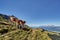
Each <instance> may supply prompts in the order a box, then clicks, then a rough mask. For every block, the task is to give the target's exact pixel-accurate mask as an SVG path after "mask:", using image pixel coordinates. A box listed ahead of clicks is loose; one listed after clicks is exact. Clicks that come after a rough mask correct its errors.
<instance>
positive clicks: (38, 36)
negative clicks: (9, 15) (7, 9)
mask: <svg viewBox="0 0 60 40" xmlns="http://www.w3.org/2000/svg"><path fill="white" fill-rule="evenodd" d="M0 18H1V19H0V21H6V22H7V23H10V24H11V25H4V24H0V40H60V34H58V33H55V32H49V31H46V30H43V29H41V28H35V29H33V28H29V26H27V25H26V26H25V27H26V28H27V29H30V30H29V31H27V30H23V29H17V27H16V26H15V25H12V24H13V23H12V22H10V21H9V20H6V19H4V18H2V17H0Z"/></svg>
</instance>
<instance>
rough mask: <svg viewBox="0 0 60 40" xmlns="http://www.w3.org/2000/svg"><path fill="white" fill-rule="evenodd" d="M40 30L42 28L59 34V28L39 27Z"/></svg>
mask: <svg viewBox="0 0 60 40" xmlns="http://www.w3.org/2000/svg"><path fill="white" fill-rule="evenodd" d="M40 28H43V29H46V30H49V31H56V32H60V26H40Z"/></svg>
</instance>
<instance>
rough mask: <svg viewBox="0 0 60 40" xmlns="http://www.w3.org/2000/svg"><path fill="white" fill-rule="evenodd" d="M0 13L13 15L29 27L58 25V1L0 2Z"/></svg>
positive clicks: (59, 18)
mask: <svg viewBox="0 0 60 40" xmlns="http://www.w3.org/2000/svg"><path fill="white" fill-rule="evenodd" d="M0 13H3V14H7V15H15V16H16V17H18V18H19V19H22V20H26V21H27V24H28V25H30V26H39V25H48V24H49V25H60V0H0Z"/></svg>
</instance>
